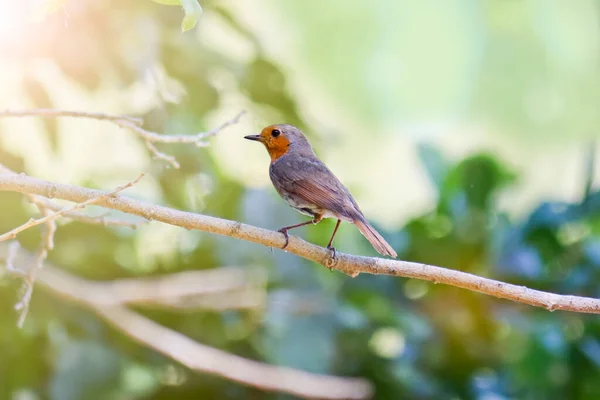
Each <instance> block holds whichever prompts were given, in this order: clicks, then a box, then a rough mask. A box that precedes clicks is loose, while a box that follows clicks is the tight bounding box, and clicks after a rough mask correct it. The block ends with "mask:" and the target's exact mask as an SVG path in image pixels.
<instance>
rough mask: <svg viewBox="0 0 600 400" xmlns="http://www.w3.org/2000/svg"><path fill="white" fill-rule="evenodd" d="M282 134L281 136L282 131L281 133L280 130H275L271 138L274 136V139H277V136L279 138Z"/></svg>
mask: <svg viewBox="0 0 600 400" xmlns="http://www.w3.org/2000/svg"><path fill="white" fill-rule="evenodd" d="M280 134H281V131H280V130H279V129H273V130H272V131H271V136H273V137H277V136H279V135H280Z"/></svg>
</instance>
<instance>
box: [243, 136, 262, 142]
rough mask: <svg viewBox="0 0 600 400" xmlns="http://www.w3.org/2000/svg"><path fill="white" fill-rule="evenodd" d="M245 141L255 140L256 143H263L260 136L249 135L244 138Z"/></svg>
mask: <svg viewBox="0 0 600 400" xmlns="http://www.w3.org/2000/svg"><path fill="white" fill-rule="evenodd" d="M244 139H248V140H254V141H256V142H262V136H260V135H248V136H244Z"/></svg>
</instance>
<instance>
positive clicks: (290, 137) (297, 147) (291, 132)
mask: <svg viewBox="0 0 600 400" xmlns="http://www.w3.org/2000/svg"><path fill="white" fill-rule="evenodd" d="M244 138H245V139H248V140H254V141H257V142H261V143H262V144H263V145H264V146H265V148H266V149H267V151H268V152H269V155H270V156H271V161H275V160H277V159H278V158H279V157H281V156H283V155H284V154H286V153H288V152H289V151H293V152H298V153H306V152H307V153H309V154H313V155H314V153H313V151H312V148H311V146H310V143H308V139H306V136H304V134H303V133H302V131H301V130H300V129H298V128H296V127H295V126H292V125H287V124H277V125H269V126H267V127H266V128H264V129H263V130H262V131H261V132H260V134H259V135H248V136H244Z"/></svg>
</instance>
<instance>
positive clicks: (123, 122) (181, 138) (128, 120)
mask: <svg viewBox="0 0 600 400" xmlns="http://www.w3.org/2000/svg"><path fill="white" fill-rule="evenodd" d="M245 113H246V112H245V111H241V112H240V113H238V115H236V116H235V117H233V118H232V119H230V120H229V121H226V122H224V123H223V124H221V126H219V127H217V128H215V129H213V130H210V131H208V132H199V133H195V134H191V135H189V134H174V135H162V134H160V133H157V132H152V131H148V130H146V129H144V128H142V126H141V125H142V122H143V121H142V119H140V118H136V117H129V116H126V115H114V114H104V113H91V112H82V111H65V110H52V109H37V110H18V111H17V110H13V111H11V110H5V111H0V118H6V117H44V118H58V117H73V118H90V119H96V120H104V121H109V122H112V123H113V124H115V125H117V126H119V127H121V128H125V129H127V130H129V131H131V132H133V133H134V134H135V135H137V136H139V137H140V138H141V139H143V140H144V143H145V145H146V147H147V148H148V150H149V151H150V152H151V153H152V155H153V156H154V157H155V158H156V159H158V160H163V161H165V162H167V163H169V164H171V165H172V166H173V167H174V168H179V163H178V162H177V160H176V159H175V157H173V156H170V155H168V154H165V153H163V152H162V151H160V150H158V148H157V147H156V146H155V143H169V144H172V143H188V144H194V145H195V146H197V147H206V146H208V142H207V141H206V140H207V139H209V138H210V137H212V136H215V135H216V134H217V133H219V132H221V131H222V130H223V129H225V128H227V127H228V126H230V125H233V124H236V123H237V122H238V121H239V119H240V118H241V117H242V115H244V114H245Z"/></svg>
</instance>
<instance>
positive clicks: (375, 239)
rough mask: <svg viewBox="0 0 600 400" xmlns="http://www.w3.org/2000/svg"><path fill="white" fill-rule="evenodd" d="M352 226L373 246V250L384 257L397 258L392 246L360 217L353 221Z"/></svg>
mask: <svg viewBox="0 0 600 400" xmlns="http://www.w3.org/2000/svg"><path fill="white" fill-rule="evenodd" d="M354 224H355V225H356V226H357V227H358V230H360V233H362V234H363V236H364V237H366V238H367V240H368V241H369V242H370V243H371V244H372V245H373V247H374V248H375V250H377V252H379V254H382V255H384V256H390V257H394V258H396V257H397V254H396V252H395V251H394V249H392V246H390V245H389V243H388V242H386V241H385V239H384V238H383V237H382V236H381V235H380V234H379V232H377V231H376V230H375V228H373V227H372V226H371V225H370V224H369V223H368V222H367V220H366V219H365V217H363V216H362V215H360V216H358V217H357V218H355V219H354Z"/></svg>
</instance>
